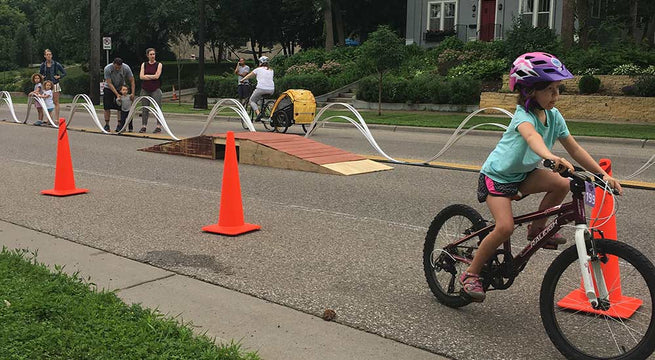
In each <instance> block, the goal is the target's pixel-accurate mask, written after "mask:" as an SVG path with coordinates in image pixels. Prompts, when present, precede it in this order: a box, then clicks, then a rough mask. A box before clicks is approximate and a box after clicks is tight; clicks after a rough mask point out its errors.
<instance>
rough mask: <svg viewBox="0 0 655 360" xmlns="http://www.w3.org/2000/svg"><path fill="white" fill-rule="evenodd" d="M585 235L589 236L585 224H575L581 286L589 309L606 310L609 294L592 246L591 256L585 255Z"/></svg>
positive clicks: (598, 260) (599, 262)
mask: <svg viewBox="0 0 655 360" xmlns="http://www.w3.org/2000/svg"><path fill="white" fill-rule="evenodd" d="M587 234H589V231H588V228H587V225H586V224H577V225H576V226H575V247H576V250H577V251H578V261H579V263H580V273H581V274H582V285H583V287H584V291H585V295H586V296H587V299H588V301H589V304H591V307H592V308H594V309H601V310H606V309H604V307H606V306H607V305H608V304H609V292H608V291H607V285H606V284H605V277H604V276H603V270H602V268H601V260H600V258H599V257H598V254H596V251H595V249H594V247H593V244H592V247H591V249H592V251H591V255H589V254H588V253H587V246H586V244H585V242H586V241H585V240H586V239H585V238H586V236H587ZM592 273H593V275H592ZM594 285H595V286H594ZM596 289H598V295H599V296H598V297H597V296H596Z"/></svg>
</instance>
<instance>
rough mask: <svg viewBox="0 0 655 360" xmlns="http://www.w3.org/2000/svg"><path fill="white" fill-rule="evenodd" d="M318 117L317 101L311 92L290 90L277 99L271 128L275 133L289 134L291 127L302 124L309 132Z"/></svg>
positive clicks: (272, 114) (272, 112)
mask: <svg viewBox="0 0 655 360" xmlns="http://www.w3.org/2000/svg"><path fill="white" fill-rule="evenodd" d="M315 115H316V99H314V94H312V92H311V91H309V90H304V89H290V90H287V91H285V92H283V93H282V94H280V96H279V97H278V98H277V100H276V101H275V104H274V105H273V109H272V110H271V126H272V128H273V129H275V130H274V131H277V132H282V133H284V132H287V129H288V128H289V126H291V125H293V124H301V125H302V129H303V130H304V131H305V132H307V131H308V130H309V125H310V124H311V123H312V121H314V116H315Z"/></svg>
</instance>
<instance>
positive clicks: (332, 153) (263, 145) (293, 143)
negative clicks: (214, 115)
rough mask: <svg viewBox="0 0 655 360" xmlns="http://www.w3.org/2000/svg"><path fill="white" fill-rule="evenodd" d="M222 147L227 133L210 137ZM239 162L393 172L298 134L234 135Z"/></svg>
mask: <svg viewBox="0 0 655 360" xmlns="http://www.w3.org/2000/svg"><path fill="white" fill-rule="evenodd" d="M211 136H212V137H213V138H214V139H215V140H214V141H215V143H217V144H225V137H226V134H223V133H220V134H212V135H211ZM234 138H235V142H236V145H237V147H238V148H239V162H241V163H244V164H252V165H262V166H271V167H277V168H283V169H291V170H301V171H312V172H319V173H325V174H335V175H355V174H363V173H369V172H375V171H382V170H391V169H393V168H392V167H390V166H387V165H384V164H381V163H378V162H375V161H372V160H369V159H367V158H365V157H363V156H361V155H357V154H353V153H350V152H348V151H345V150H342V149H338V148H335V147H333V146H329V145H325V144H322V143H320V142H318V141H314V140H311V139H307V138H304V137H302V136H298V135H291V134H279V133H264V132H240V133H235V134H234Z"/></svg>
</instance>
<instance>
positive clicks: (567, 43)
mask: <svg viewBox="0 0 655 360" xmlns="http://www.w3.org/2000/svg"><path fill="white" fill-rule="evenodd" d="M574 31H575V0H563V3H562V45H563V46H564V49H565V50H568V49H570V48H571V46H573V32H574Z"/></svg>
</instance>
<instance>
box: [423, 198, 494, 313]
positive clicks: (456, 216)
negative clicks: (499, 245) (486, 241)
mask: <svg viewBox="0 0 655 360" xmlns="http://www.w3.org/2000/svg"><path fill="white" fill-rule="evenodd" d="M483 227H484V219H482V216H481V215H480V213H478V212H477V211H476V210H475V209H473V208H472V207H470V206H468V205H463V204H455V205H450V206H448V207H446V208H444V209H443V210H441V211H440V212H439V214H437V216H436V217H435V218H434V220H432V223H431V224H430V228H429V229H428V232H427V235H426V236H425V244H424V246H423V270H424V272H425V279H426V280H427V282H428V285H429V286H430V290H431V291H432V293H433V294H434V296H435V297H436V298H437V300H438V301H439V302H440V303H442V304H444V305H446V306H448V307H452V308H459V307H462V306H466V305H468V304H470V303H471V301H472V300H471V298H470V297H468V296H462V295H461V293H460V290H461V286H460V284H459V276H460V274H461V273H462V271H464V270H465V269H466V268H467V267H468V264H466V263H464V262H457V261H453V260H452V258H451V257H449V256H448V255H447V254H445V253H444V251H441V249H443V248H444V247H445V246H446V245H448V244H450V243H452V242H453V241H455V240H457V239H458V238H461V237H462V236H464V234H465V233H466V232H470V231H477V230H479V229H481V228H483ZM485 236H486V233H485V234H480V236H479V237H475V238H472V239H471V240H469V242H465V243H463V244H461V246H458V247H456V248H454V249H452V251H456V252H457V254H458V255H460V256H465V257H467V258H469V259H472V258H473V250H472V249H474V248H477V242H478V240H482V239H483V238H484V237H485ZM472 242H474V243H472ZM452 251H451V252H450V253H451V254H452V253H453V252H452ZM440 264H442V265H444V266H440ZM453 272H454V273H453ZM444 284H447V285H446V286H445V287H444V286H443V285H444Z"/></svg>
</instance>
